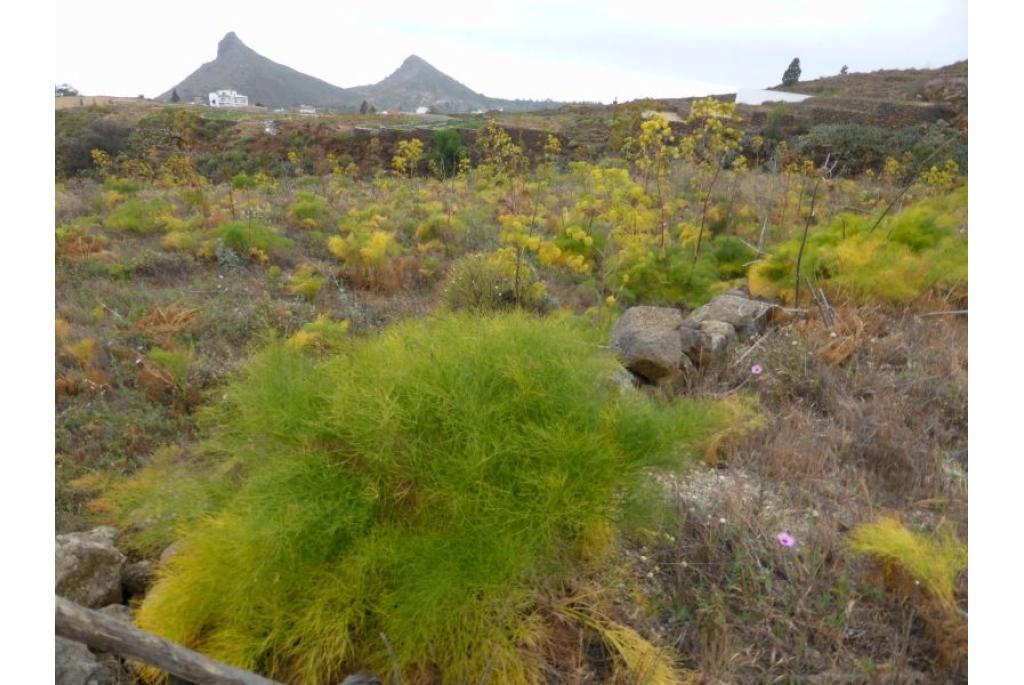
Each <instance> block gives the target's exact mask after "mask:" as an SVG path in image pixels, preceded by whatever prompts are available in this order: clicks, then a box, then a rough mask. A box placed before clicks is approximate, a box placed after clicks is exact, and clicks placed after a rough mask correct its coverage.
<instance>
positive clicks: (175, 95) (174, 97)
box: [171, 88, 181, 102]
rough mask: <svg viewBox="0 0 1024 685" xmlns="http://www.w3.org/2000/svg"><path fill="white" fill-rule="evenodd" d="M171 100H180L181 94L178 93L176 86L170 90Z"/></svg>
mask: <svg viewBox="0 0 1024 685" xmlns="http://www.w3.org/2000/svg"><path fill="white" fill-rule="evenodd" d="M171 102H181V96H180V95H178V89H177V88H175V89H174V90H172V91H171Z"/></svg>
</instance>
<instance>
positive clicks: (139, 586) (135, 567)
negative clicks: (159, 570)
mask: <svg viewBox="0 0 1024 685" xmlns="http://www.w3.org/2000/svg"><path fill="white" fill-rule="evenodd" d="M152 584H153V562H152V561H147V560H145V559H144V560H142V561H133V562H132V563H130V564H125V566H124V570H122V571H121V591H122V592H123V593H124V596H125V597H135V596H138V595H144V594H146V591H147V590H149V586H150V585H152Z"/></svg>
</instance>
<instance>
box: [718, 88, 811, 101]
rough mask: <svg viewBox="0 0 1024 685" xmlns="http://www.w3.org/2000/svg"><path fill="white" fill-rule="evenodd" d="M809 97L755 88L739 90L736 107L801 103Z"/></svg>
mask: <svg viewBox="0 0 1024 685" xmlns="http://www.w3.org/2000/svg"><path fill="white" fill-rule="evenodd" d="M809 97H811V96H810V95H801V94H799V93H787V92H784V91H781V90H761V89H757V88H741V89H740V90H739V91H738V92H737V93H736V104H737V105H763V104H764V103H766V102H803V101H804V100H806V99H807V98H809Z"/></svg>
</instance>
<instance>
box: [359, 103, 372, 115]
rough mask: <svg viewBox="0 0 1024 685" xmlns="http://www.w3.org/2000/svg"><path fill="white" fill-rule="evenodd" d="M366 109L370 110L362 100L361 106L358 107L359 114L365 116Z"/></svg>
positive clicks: (367, 104)
mask: <svg viewBox="0 0 1024 685" xmlns="http://www.w3.org/2000/svg"><path fill="white" fill-rule="evenodd" d="M368 109H370V105H369V103H367V102H366V100H363V104H361V105H359V113H360V114H366V111H367V110H368Z"/></svg>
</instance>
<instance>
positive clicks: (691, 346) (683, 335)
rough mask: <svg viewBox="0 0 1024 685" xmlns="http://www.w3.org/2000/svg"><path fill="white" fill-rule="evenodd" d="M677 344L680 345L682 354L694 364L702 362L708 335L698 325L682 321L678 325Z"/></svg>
mask: <svg viewBox="0 0 1024 685" xmlns="http://www.w3.org/2000/svg"><path fill="white" fill-rule="evenodd" d="M679 344H680V345H681V346H682V349H683V354H684V355H686V356H687V357H688V358H689V359H690V360H691V361H692V362H694V363H695V364H702V363H703V360H704V356H705V355H704V350H705V349H707V347H708V345H709V344H710V341H709V340H708V336H707V334H706V333H704V331H702V330H701V329H700V328H699V327H697V326H694V325H693V324H691V323H689V322H687V321H684V322H683V325H682V326H680V327H679Z"/></svg>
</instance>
